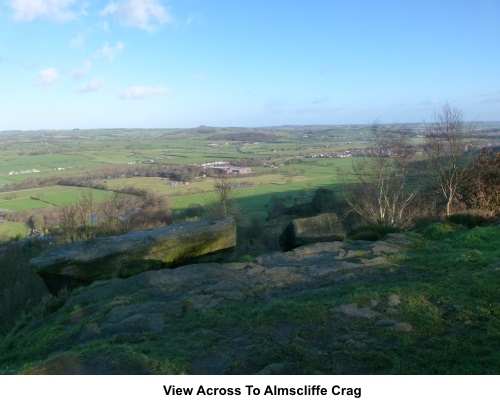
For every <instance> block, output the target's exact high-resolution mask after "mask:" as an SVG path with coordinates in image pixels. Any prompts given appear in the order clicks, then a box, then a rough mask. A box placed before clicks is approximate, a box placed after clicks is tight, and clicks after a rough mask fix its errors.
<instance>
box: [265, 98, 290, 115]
mask: <svg viewBox="0 0 500 405" xmlns="http://www.w3.org/2000/svg"><path fill="white" fill-rule="evenodd" d="M285 104H286V103H285V102H284V101H283V100H273V101H270V102H269V103H267V104H266V109H267V110H269V111H270V112H272V113H273V114H281V113H283V107H284V106H285Z"/></svg>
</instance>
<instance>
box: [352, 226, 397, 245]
mask: <svg viewBox="0 0 500 405" xmlns="http://www.w3.org/2000/svg"><path fill="white" fill-rule="evenodd" d="M400 232H402V230H401V229H400V228H397V227H394V226H388V225H363V226H360V227H357V228H355V229H353V230H352V231H351V233H350V234H349V235H348V238H349V239H352V240H369V241H376V240H380V239H382V238H383V237H384V236H386V235H387V234H389V233H400Z"/></svg>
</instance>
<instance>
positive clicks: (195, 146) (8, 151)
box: [0, 123, 500, 217]
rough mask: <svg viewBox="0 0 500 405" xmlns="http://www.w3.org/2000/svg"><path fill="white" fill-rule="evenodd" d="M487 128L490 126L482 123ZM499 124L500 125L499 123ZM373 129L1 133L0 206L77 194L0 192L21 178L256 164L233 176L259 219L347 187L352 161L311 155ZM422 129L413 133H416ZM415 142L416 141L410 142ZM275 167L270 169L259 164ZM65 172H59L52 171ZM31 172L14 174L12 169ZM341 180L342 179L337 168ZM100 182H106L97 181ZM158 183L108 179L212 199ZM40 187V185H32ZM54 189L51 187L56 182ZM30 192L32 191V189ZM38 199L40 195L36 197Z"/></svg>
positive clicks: (207, 185) (32, 204)
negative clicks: (273, 203) (275, 201)
mask: <svg viewBox="0 0 500 405" xmlns="http://www.w3.org/2000/svg"><path fill="white" fill-rule="evenodd" d="M484 125H486V126H485V128H490V127H491V125H490V124H487V123H485V124H484ZM499 126H500V124H499ZM369 127H370V126H366V125H365V126H355V125H352V126H283V127H273V128H260V129H248V128H212V127H199V128H192V129H95V130H71V131H26V132H23V131H7V132H1V133H0V209H9V210H12V211H23V210H31V209H39V208H45V207H47V206H60V205H63V204H69V203H72V202H75V201H76V200H77V198H78V196H79V194H80V191H81V190H79V189H76V188H71V187H62V188H61V187H60V186H57V187H54V186H50V187H44V188H41V189H31V190H23V191H16V192H9V193H7V192H1V190H2V187H5V186H9V185H12V184H16V183H21V182H23V181H28V180H31V181H34V180H42V179H47V178H56V177H57V178H61V177H65V176H70V175H73V176H75V175H76V176H82V177H85V176H87V177H92V176H93V173H98V172H99V171H104V170H110V169H113V168H118V167H119V168H120V169H119V170H121V171H126V172H127V176H130V175H132V176H133V175H134V174H133V173H134V167H139V166H140V167H150V166H151V167H153V166H154V165H158V164H161V165H191V164H201V163H208V162H214V161H239V162H241V161H242V160H245V159H253V162H255V161H258V162H259V163H258V164H259V165H260V166H259V165H258V166H255V167H252V170H253V172H254V173H256V174H257V173H258V172H262V171H267V172H268V173H267V174H265V175H254V176H250V177H244V178H241V179H240V178H235V179H234V182H235V183H239V184H241V185H242V186H241V187H239V188H238V191H237V193H235V195H234V198H235V201H236V203H237V205H238V208H239V212H240V215H241V216H242V217H245V216H249V215H254V214H256V213H257V214H259V215H260V212H261V211H262V210H263V209H265V206H266V204H267V203H268V201H269V199H270V198H271V196H272V195H274V194H279V195H283V196H285V197H286V199H287V201H289V202H290V203H293V202H294V201H296V199H297V198H304V196H306V197H307V196H310V195H311V194H312V193H313V192H314V190H315V189H317V188H319V187H330V188H331V187H337V185H338V184H339V183H340V182H346V183H348V182H351V181H352V180H353V177H352V164H353V163H354V162H355V161H356V159H359V158H356V157H349V158H343V159H333V158H318V157H315V158H313V157H308V156H311V155H319V154H327V153H328V152H333V151H337V150H344V151H345V150H350V149H353V148H360V149H362V148H365V147H366V146H367V145H368V144H367V136H368V135H369ZM420 130H421V125H418V124H416V125H415V126H414V128H413V131H414V135H415V134H418V132H419V131H420ZM413 142H414V143H415V144H419V143H421V142H422V139H421V138H417V137H415V136H414V137H413ZM273 165H274V166H279V167H278V168H275V169H272V170H271V169H269V167H264V166H273ZM58 168H63V169H64V170H54V169H58ZM32 169H36V170H39V172H36V173H24V174H12V175H9V174H8V173H9V172H12V171H17V172H21V171H26V170H32ZM339 169H340V170H342V172H343V174H342V176H344V177H343V178H339V172H338V170H339ZM102 182H103V183H104V180H102ZM165 183H166V182H165V181H163V180H161V179H159V178H150V177H147V178H146V177H131V178H108V179H106V185H107V186H108V187H109V188H111V189H113V190H120V189H121V188H123V187H126V186H132V187H136V188H145V189H148V190H154V191H156V192H160V193H162V194H165V195H167V196H168V197H169V198H170V201H171V206H172V208H173V209H174V210H177V211H181V210H183V209H185V208H187V207H188V206H189V205H190V204H201V205H203V206H205V205H207V206H209V205H211V204H213V202H214V195H213V194H214V193H213V181H212V179H210V178H205V179H201V180H197V181H194V182H192V183H191V184H189V185H185V186H180V187H169V186H166V184H165ZM34 184H37V183H34ZM52 184H56V181H54V182H53V183H52ZM30 187H31V186H30ZM37 195H43V197H44V198H41V199H40V198H38V197H39V196H38V197H37ZM94 195H95V198H96V200H98V201H101V200H103V199H106V198H109V197H110V196H111V195H112V194H111V192H103V191H99V190H96V192H95V193H94ZM32 197H35V198H32Z"/></svg>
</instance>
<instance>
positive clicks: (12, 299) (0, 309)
mask: <svg viewBox="0 0 500 405" xmlns="http://www.w3.org/2000/svg"><path fill="white" fill-rule="evenodd" d="M26 254H27V253H26V252H25V251H23V249H22V247H21V246H20V245H19V244H17V245H12V246H9V247H7V248H6V249H5V250H4V252H1V253H0V334H2V333H5V332H8V331H9V330H10V329H12V328H13V327H14V325H15V324H16V322H17V321H18V320H19V319H21V318H22V316H23V315H24V314H25V313H27V312H29V311H30V310H32V309H33V308H34V307H36V306H37V305H39V304H40V303H42V302H43V301H44V299H45V298H47V297H49V296H50V292H49V290H48V289H47V287H46V285H45V284H44V283H43V281H42V279H41V278H40V276H39V275H38V274H35V273H34V272H33V271H32V270H30V269H29V268H28V266H27V264H26V259H25V257H26ZM23 259H24V260H23Z"/></svg>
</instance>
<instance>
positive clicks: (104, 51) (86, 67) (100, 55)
mask: <svg viewBox="0 0 500 405" xmlns="http://www.w3.org/2000/svg"><path fill="white" fill-rule="evenodd" d="M124 49H125V45H123V44H122V43H121V42H117V43H116V45H115V46H110V45H109V44H108V43H107V42H105V43H104V45H103V46H102V47H101V48H100V49H99V50H97V51H96V52H94V53H93V54H92V56H91V57H90V58H88V59H87V60H86V61H85V62H83V64H82V65H81V66H79V67H78V68H76V69H75V70H73V72H72V76H73V77H74V78H75V79H77V80H78V79H80V78H81V77H82V76H85V75H87V74H89V73H90V71H91V70H92V62H93V61H96V60H99V59H107V60H109V61H112V60H113V59H115V58H116V57H117V56H118V55H119V54H121V53H122V52H123V50H124Z"/></svg>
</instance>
